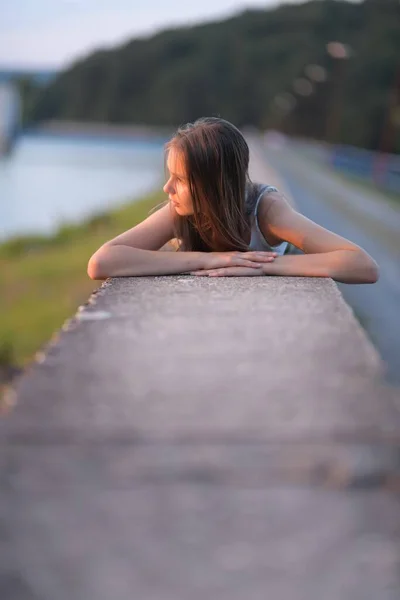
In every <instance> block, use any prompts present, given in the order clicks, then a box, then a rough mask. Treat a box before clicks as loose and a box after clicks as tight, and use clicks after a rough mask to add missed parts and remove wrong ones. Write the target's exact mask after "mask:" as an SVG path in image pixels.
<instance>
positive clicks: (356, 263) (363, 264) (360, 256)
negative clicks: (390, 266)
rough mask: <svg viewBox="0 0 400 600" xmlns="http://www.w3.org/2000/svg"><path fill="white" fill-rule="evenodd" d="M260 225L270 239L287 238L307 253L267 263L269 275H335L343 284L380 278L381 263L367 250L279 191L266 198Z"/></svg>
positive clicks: (372, 281)
mask: <svg viewBox="0 0 400 600" xmlns="http://www.w3.org/2000/svg"><path fill="white" fill-rule="evenodd" d="M259 225H260V229H261V231H262V233H263V234H264V235H265V236H266V237H267V239H268V235H272V237H274V238H278V239H281V240H286V241H288V242H290V243H292V244H293V245H294V246H296V247H297V248H300V249H301V250H302V251H303V252H304V253H305V254H304V255H284V256H278V257H277V258H276V259H275V261H274V262H273V263H272V264H266V265H263V268H262V269H263V272H264V273H265V274H266V275H283V276H285V275H287V276H291V275H294V276H304V277H332V279H335V280H336V281H340V282H343V283H375V282H376V281H377V280H378V278H379V269H378V265H377V263H376V262H375V261H374V259H373V258H372V257H371V256H370V255H369V254H368V253H367V252H365V250H363V249H362V248H360V246H357V245H356V244H353V243H352V242H350V241H349V240H347V239H345V238H343V237H341V236H340V235H337V234H336V233H333V232H332V231H329V230H328V229H325V228H324V227H321V226H320V225H317V224H316V223H314V222H313V221H311V220H310V219H308V218H307V217H305V216H304V215H302V214H300V213H298V212H296V211H295V210H294V209H293V208H292V207H291V206H290V205H289V203H288V202H287V201H286V200H285V198H284V197H283V196H282V195H280V194H278V193H270V194H268V197H267V196H265V197H264V198H263V199H262V201H261V206H260V212H259Z"/></svg>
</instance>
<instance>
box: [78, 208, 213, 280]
mask: <svg viewBox="0 0 400 600" xmlns="http://www.w3.org/2000/svg"><path fill="white" fill-rule="evenodd" d="M172 210H173V209H172V207H171V205H170V204H169V203H168V204H166V205H165V206H163V207H162V208H160V209H159V210H157V211H156V212H154V213H153V214H151V215H150V216H149V217H147V219H145V220H144V221H142V222H141V223H139V224H138V225H136V226H135V227H132V229H129V230H128V231H125V232H124V233H122V234H121V235H118V236H117V237H115V238H113V239H112V240H110V241H108V242H106V243H105V244H103V246H101V247H100V248H99V249H98V250H97V251H96V252H95V253H94V254H93V256H92V257H91V258H90V260H89V264H88V275H89V277H90V278H91V279H107V277H123V276H129V275H162V274H173V273H182V272H183V271H190V270H191V269H201V268H204V266H205V261H204V253H202V252H158V250H159V249H160V248H161V247H162V246H164V244H166V243H167V242H168V241H169V240H171V239H172V238H173V237H174V228H173V213H172Z"/></svg>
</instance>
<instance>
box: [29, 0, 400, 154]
mask: <svg viewBox="0 0 400 600" xmlns="http://www.w3.org/2000/svg"><path fill="white" fill-rule="evenodd" d="M399 10H400V5H399V2H398V0H364V1H363V2H362V3H359V4H354V3H350V2H347V1H344V0H323V1H320V0H311V1H308V2H305V3H304V4H302V5H295V6H294V5H282V6H279V7H277V8H274V9H270V10H246V11H244V12H242V13H240V14H237V15H235V16H232V17H231V18H228V19H225V20H222V21H218V22H211V23H205V24H200V25H196V26H192V27H184V28H176V29H169V30H165V31H161V32H159V33H157V34H155V35H152V36H150V37H144V38H138V39H133V40H131V41H129V42H127V43H125V44H123V45H121V46H119V47H115V48H113V49H107V50H99V51H96V52H94V53H93V54H91V55H89V56H87V57H85V58H84V59H82V60H79V61H77V62H75V63H74V64H72V65H71V66H70V67H69V68H68V69H66V70H65V71H63V72H61V73H60V74H59V75H58V76H57V77H56V78H55V79H54V80H53V81H52V82H51V83H50V84H49V85H48V86H46V87H45V88H44V89H40V90H39V91H38V93H33V92H32V91H30V93H29V107H28V109H27V110H26V111H25V118H26V121H27V122H29V123H38V122H41V121H44V120H48V119H61V120H63V119H69V120H75V121H76V120H82V121H96V122H112V123H135V124H149V125H155V126H177V125H179V124H182V123H185V122H188V121H192V120H194V119H196V118H197V117H199V116H203V115H219V116H221V117H223V118H226V119H228V120H230V121H232V122H233V123H235V124H236V125H237V126H239V127H244V126H249V125H250V126H254V127H257V128H261V129H267V128H275V129H280V130H282V131H284V132H286V133H289V134H295V135H300V136H310V137H314V138H317V139H326V138H327V137H328V139H329V137H330V136H332V135H334V136H335V139H334V140H330V141H337V142H342V143H347V144H354V145H357V146H361V147H365V148H371V149H377V148H381V149H385V150H390V151H397V152H399V151H400V148H399V108H397V106H396V102H395V103H394V104H393V94H396V93H397V94H398V95H397V101H398V102H399V105H400V98H399V95H400V93H399V90H398V84H396V69H398V68H399V66H400V12H399ZM332 41H339V42H341V43H343V44H346V47H347V48H348V49H349V55H348V57H347V58H346V59H338V58H334V57H332V56H331V55H330V54H329V53H328V51H327V44H328V43H329V42H332ZM339 63H340V64H339ZM310 64H314V65H315V64H317V65H319V66H321V67H323V68H324V69H325V70H326V74H327V78H326V80H324V81H319V82H313V88H312V92H311V93H308V94H307V95H304V94H302V93H296V91H294V89H293V84H294V82H295V81H296V80H298V79H299V78H304V77H305V69H306V67H307V65H310ZM396 85H397V88H396ZM396 89H397V92H396ZM308 92H309V91H308ZM282 98H284V99H285V98H286V106H285V103H284V102H283V105H282ZM288 98H289V99H290V98H291V99H292V101H291V102H288V101H287V100H288ZM293 99H294V100H293ZM390 103H391V104H390ZM333 121H334V122H335V123H336V126H335V128H334V129H333V128H332V122H333ZM329 123H331V126H330V127H329V125H328V124H329ZM388 140H390V146H391V147H390V148H389V147H387V148H383V147H382V144H386V146H388V144H389V142H388Z"/></svg>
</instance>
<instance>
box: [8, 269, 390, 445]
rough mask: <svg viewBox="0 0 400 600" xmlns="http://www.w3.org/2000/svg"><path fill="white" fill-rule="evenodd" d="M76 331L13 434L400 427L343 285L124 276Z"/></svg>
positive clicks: (29, 394)
mask: <svg viewBox="0 0 400 600" xmlns="http://www.w3.org/2000/svg"><path fill="white" fill-rule="evenodd" d="M66 329H67V331H65V332H63V333H61V335H60V336H59V339H58V341H57V342H56V343H54V344H53V345H52V346H51V347H50V348H49V350H48V352H47V354H45V355H43V356H42V357H41V364H40V365H38V366H36V367H33V368H32V369H31V370H30V372H28V373H27V374H26V375H25V376H24V377H23V378H22V379H21V380H20V381H19V382H18V383H17V385H16V394H17V397H19V398H20V401H19V402H18V403H17V406H16V408H15V410H14V411H13V412H14V414H13V416H12V418H11V419H9V421H8V425H7V427H6V430H7V435H10V434H12V432H15V433H17V432H20V433H21V432H22V431H26V432H27V431H29V430H30V429H31V428H34V429H35V431H36V432H37V431H38V430H42V431H43V435H46V436H47V435H49V434H50V435H54V434H55V431H56V430H57V431H58V432H60V431H61V430H68V431H72V430H73V431H74V432H75V434H76V435H78V434H79V435H80V436H83V437H86V436H87V435H89V436H90V435H93V434H94V433H95V432H96V433H101V432H105V431H109V430H110V428H113V431H114V432H115V431H116V430H117V429H118V430H120V431H130V432H132V433H136V434H139V433H140V434H143V435H145V434H146V435H147V434H151V435H152V436H153V435H156V436H161V437H163V438H165V437H168V438H170V437H172V438H175V437H176V436H178V437H179V436H181V435H184V436H187V435H188V434H196V435H200V434H201V435H204V434H206V435H209V434H217V435H224V436H225V435H228V434H235V435H236V434H237V435H247V434H250V435H257V437H261V438H265V437H270V436H273V437H276V436H280V437H281V436H285V437H288V436H289V437H292V436H296V437H298V436H299V435H302V436H303V435H307V436H310V435H311V436H315V435H323V436H326V435H328V434H329V435H330V434H335V433H336V432H340V433H341V434H343V433H350V432H357V433H358V434H360V433H361V432H372V431H374V432H376V431H377V428H378V429H379V430H380V431H385V432H387V433H390V432H393V431H398V429H396V428H397V427H398V425H399V420H398V419H399V415H398V413H396V410H397V409H396V406H395V403H394V400H393V398H394V396H395V395H396V394H397V392H396V390H391V389H390V388H387V387H386V386H385V385H384V384H383V383H382V381H381V377H382V373H383V365H382V363H381V362H380V359H379V357H378V355H377V353H376V351H375V349H374V347H373V346H372V344H371V343H370V342H369V340H368V339H367V338H366V336H365V334H364V332H363V330H362V329H361V327H360V326H359V324H358V323H357V322H356V320H355V319H354V318H353V315H352V313H351V310H350V309H349V307H348V306H347V305H346V304H345V302H344V301H343V299H342V296H341V294H340V292H339V291H338V289H337V286H336V284H335V283H334V282H333V281H332V280H328V279H316V278H282V277H252V278H227V279H218V280H211V279H203V278H196V277H192V276H180V277H143V278H127V279H123V278H120V279H115V280H111V281H109V282H107V283H106V284H104V285H103V287H102V288H101V289H100V290H99V291H98V293H97V294H95V295H94V296H93V297H92V299H91V300H90V302H89V304H88V305H87V306H86V307H84V308H83V309H81V310H80V311H79V312H78V314H77V316H76V317H75V318H74V319H72V320H71V321H70V322H69V324H68V325H67V327H66ZM50 398H51V402H50V401H49V399H50ZM113 398H114V399H116V401H115V402H114V401H112V399H113ZM38 411H39V412H40V411H43V414H45V415H46V419H45V420H38V417H37V415H38ZM395 417H396V418H395ZM396 419H397V420H396Z"/></svg>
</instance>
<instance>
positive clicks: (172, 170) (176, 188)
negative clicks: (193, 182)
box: [163, 147, 193, 216]
mask: <svg viewBox="0 0 400 600" xmlns="http://www.w3.org/2000/svg"><path fill="white" fill-rule="evenodd" d="M167 168H168V172H169V175H170V177H169V179H168V181H167V183H166V184H165V185H164V187H163V190H164V192H165V193H166V194H168V198H169V201H170V202H171V204H172V205H173V207H174V209H175V210H176V212H177V213H178V215H180V216H188V215H192V214H193V202H192V196H191V193H190V188H189V181H188V179H187V177H186V169H185V163H184V160H183V156H182V153H181V152H179V151H178V152H177V151H176V150H175V148H174V147H172V148H170V150H169V152H168V159H167Z"/></svg>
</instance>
